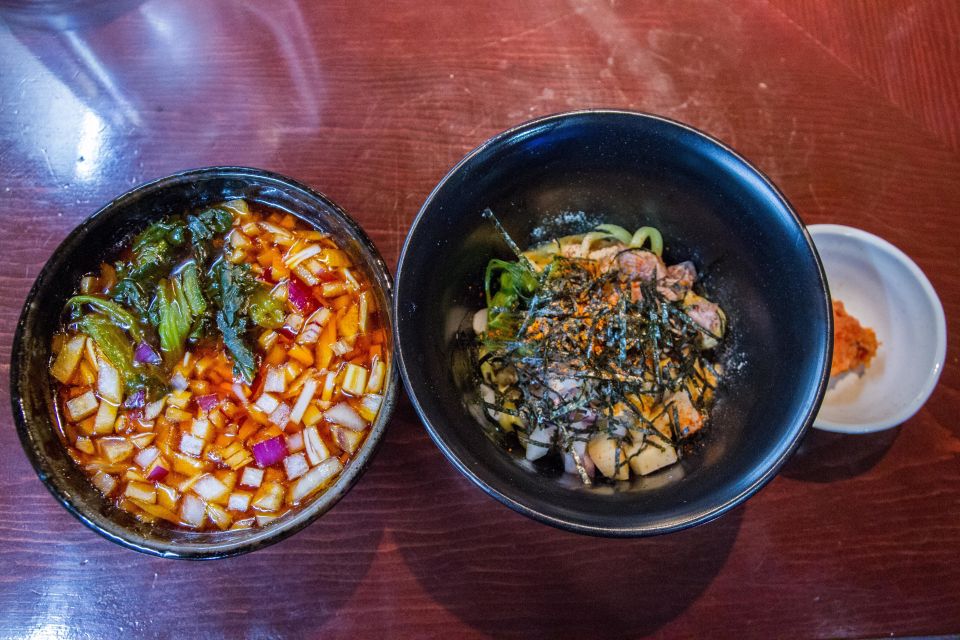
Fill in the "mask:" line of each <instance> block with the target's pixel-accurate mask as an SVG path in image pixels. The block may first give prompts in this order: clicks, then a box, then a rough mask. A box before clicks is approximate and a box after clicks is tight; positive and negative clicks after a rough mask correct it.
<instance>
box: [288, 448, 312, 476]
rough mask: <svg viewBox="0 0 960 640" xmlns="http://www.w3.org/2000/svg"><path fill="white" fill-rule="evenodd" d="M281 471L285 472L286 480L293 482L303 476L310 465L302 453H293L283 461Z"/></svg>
mask: <svg viewBox="0 0 960 640" xmlns="http://www.w3.org/2000/svg"><path fill="white" fill-rule="evenodd" d="M283 469H284V470H285V471H286V472H287V480H294V479H296V478H299V477H300V476H302V475H303V474H305V473H306V472H307V471H308V470H309V469H310V465H308V464H307V459H306V457H304V455H303V454H302V453H295V454H293V455H292V456H287V457H286V458H284V459H283Z"/></svg>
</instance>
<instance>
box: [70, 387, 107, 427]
mask: <svg viewBox="0 0 960 640" xmlns="http://www.w3.org/2000/svg"><path fill="white" fill-rule="evenodd" d="M98 406H99V403H98V402H97V396H95V395H93V391H87V392H86V393H84V394H82V395H79V396H77V397H76V398H72V399H70V400H68V401H67V403H66V408H67V418H68V419H69V420H70V421H71V422H79V421H80V420H83V419H84V418H87V417H89V416H92V415H93V414H94V412H95V411H96V410H97V407H98Z"/></svg>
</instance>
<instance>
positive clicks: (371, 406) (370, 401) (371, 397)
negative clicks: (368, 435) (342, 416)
mask: <svg viewBox="0 0 960 640" xmlns="http://www.w3.org/2000/svg"><path fill="white" fill-rule="evenodd" d="M381 404H383V396H379V395H376V394H373V393H368V394H367V395H365V396H363V398H361V399H360V408H359V413H360V417H361V418H363V419H364V420H366V421H367V422H373V421H374V420H375V419H376V418H377V413H378V412H379V411H380V405H381Z"/></svg>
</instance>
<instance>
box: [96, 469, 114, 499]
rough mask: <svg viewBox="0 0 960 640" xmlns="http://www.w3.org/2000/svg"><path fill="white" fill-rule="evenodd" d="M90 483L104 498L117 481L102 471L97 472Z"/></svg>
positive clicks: (111, 490)
mask: <svg viewBox="0 0 960 640" xmlns="http://www.w3.org/2000/svg"><path fill="white" fill-rule="evenodd" d="M90 481H91V482H92V483H93V486H95V487H96V488H97V489H100V491H101V492H102V493H103V495H105V496H109V495H110V494H111V493H112V492H113V490H114V489H115V488H116V486H117V479H116V478H114V477H113V476H111V475H110V474H108V473H104V472H103V471H97V472H96V473H95V474H94V475H93V477H92V478H91V479H90Z"/></svg>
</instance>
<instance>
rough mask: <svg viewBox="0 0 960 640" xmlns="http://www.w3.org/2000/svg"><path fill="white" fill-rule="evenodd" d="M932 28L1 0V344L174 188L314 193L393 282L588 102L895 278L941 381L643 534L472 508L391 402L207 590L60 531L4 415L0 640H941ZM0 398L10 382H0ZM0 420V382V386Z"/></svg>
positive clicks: (644, 14)
mask: <svg viewBox="0 0 960 640" xmlns="http://www.w3.org/2000/svg"><path fill="white" fill-rule="evenodd" d="M958 33H960V3H957V2H942V1H941V2H935V1H932V0H931V1H924V0H889V1H887V0H882V1H877V0H848V1H845V2H835V1H833V0H768V1H764V0H739V1H730V0H678V1H675V2H663V1H662V0H603V1H601V0H568V1H567V2H563V1H561V0H556V1H554V0H525V1H524V2H515V1H513V0H496V1H491V2H483V3H469V2H448V3H438V2H428V1H425V0H411V1H409V2H399V1H390V0H387V1H382V2H375V3H374V2H361V1H357V2H306V1H304V2H297V1H296V0H272V1H271V2H258V1H256V0H233V1H228V0H203V1H201V0H150V1H147V2H142V1H137V0H112V1H111V2H84V1H83V0H76V1H74V2H68V1H57V0H54V1H47V2H35V3H33V4H30V3H28V2H25V1H21V0H0V297H2V302H3V304H2V305H0V349H2V364H0V367H2V371H3V374H4V377H6V376H7V375H8V374H9V364H8V363H9V351H10V344H11V341H12V335H13V329H14V325H15V322H16V319H17V317H18V314H19V312H20V305H21V303H22V301H23V298H24V296H25V295H26V292H27V290H28V288H29V286H30V285H31V283H32V281H33V278H34V277H35V276H36V274H37V272H38V271H39V269H40V267H41V265H42V264H43V262H44V261H45V260H46V259H47V257H48V256H49V255H50V253H51V252H52V251H53V249H54V248H55V247H56V245H57V243H58V242H59V241H60V240H61V239H62V238H63V237H64V236H65V235H66V234H67V232H68V231H69V230H70V229H71V228H72V227H73V226H74V225H76V224H77V223H79V222H80V220H82V219H83V218H84V217H85V216H87V215H89V214H90V213H92V212H93V211H94V210H96V209H97V208H98V207H99V206H101V205H102V204H103V203H105V202H106V201H108V200H109V199H110V198H111V197H113V196H114V195H117V194H119V193H121V192H123V191H125V190H126V189H128V188H130V187H131V186H133V185H135V184H138V183H140V182H143V181H145V180H148V179H151V178H155V177H159V176H161V175H165V174H168V173H171V172H173V171H175V170H178V169H183V168H188V167H195V166H203V165H212V164H234V163H235V164H244V165H251V166H257V167H263V168H267V169H272V170H275V171H278V172H281V173H284V174H288V175H290V176H293V177H295V178H297V179H300V180H302V181H304V182H307V183H308V184H310V185H313V186H315V187H317V188H318V189H320V190H322V191H324V192H326V193H327V194H328V195H330V196H331V197H332V198H333V199H334V200H336V201H337V202H339V203H340V204H341V205H342V206H343V207H344V208H346V209H347V210H348V211H349V212H351V213H352V214H353V215H354V216H355V217H356V218H357V219H358V220H359V221H360V222H361V223H362V224H363V225H364V226H365V227H366V229H367V230H368V231H369V232H370V234H371V236H372V237H373V239H374V240H375V242H376V243H377V245H378V246H379V247H380V249H381V251H382V252H383V253H384V255H385V256H386V258H387V260H388V262H389V263H391V264H392V265H393V264H395V263H396V260H397V257H398V254H399V250H400V247H401V244H402V242H403V238H404V235H405V232H406V229H407V227H408V225H409V223H410V221H411V220H412V218H413V216H414V215H415V214H416V212H417V210H418V208H419V206H420V204H421V203H422V201H423V200H424V198H425V197H426V195H427V193H429V191H430V189H431V188H432V186H433V185H434V184H435V183H436V182H437V181H438V180H439V179H440V178H441V177H442V175H443V174H444V173H445V172H446V170H447V169H448V168H449V167H451V166H452V165H453V164H454V163H455V162H456V161H457V160H458V159H459V158H460V157H461V156H462V155H463V154H464V153H465V152H467V151H468V150H469V149H471V148H472V147H474V146H475V145H477V144H479V143H480V142H482V141H483V140H484V139H486V138H487V137H489V136H490V135H491V134H493V133H495V132H497V131H500V130H502V129H505V128H507V127H509V126H511V125H514V124H516V123H518V122H520V121H523V120H526V119H529V118H531V117H535V116H540V115H543V114H546V113H551V112H556V111H562V110H568V109H573V108H583V107H594V106H610V107H621V108H629V109H638V110H644V111H651V112H655V113H659V114H664V115H667V116H670V117H673V118H677V119H680V120H684V121H686V122H689V123H691V124H693V125H695V126H697V127H700V128H702V129H704V130H706V131H708V132H710V133H712V134H714V135H715V136H718V137H720V138H721V139H723V140H725V141H726V142H728V143H729V144H731V145H733V146H734V147H735V148H737V149H738V150H739V151H740V152H742V153H743V154H744V155H746V156H747V157H748V158H750V159H751V160H752V161H754V162H755V163H756V164H757V165H758V166H760V167H761V168H762V169H763V170H764V171H766V172H767V173H768V174H769V175H770V176H771V177H772V178H773V179H774V180H775V181H776V183H777V184H778V185H779V186H780V187H781V188H782V189H783V191H784V192H785V193H786V194H787V196H788V197H789V199H790V200H791V201H792V202H793V204H794V205H795V207H796V208H797V209H798V211H799V212H800V214H801V216H802V217H803V218H804V219H805V220H806V221H807V222H808V223H820V222H837V223H842V224H850V225H855V226H858V227H862V228H864V229H867V230H868V231H871V232H874V233H877V234H879V235H881V236H883V237H885V238H887V239H888V240H890V241H892V242H893V243H894V244H896V245H898V246H899V247H901V248H902V249H904V250H905V251H906V252H907V253H908V254H910V255H911V256H912V257H913V258H914V259H915V260H916V261H917V262H918V263H919V264H920V266H921V267H922V268H923V269H924V271H925V272H926V273H927V275H928V276H929V277H930V280H931V281H932V282H933V285H934V286H935V288H936V289H937V290H938V292H939V293H940V296H941V298H942V300H943V305H944V308H945V310H946V314H947V326H948V345H949V346H948V353H947V366H946V369H945V370H944V373H943V376H942V378H941V381H940V384H939V386H938V387H937V389H936V390H935V391H934V393H933V396H932V397H931V399H930V401H929V402H928V403H927V405H926V406H925V407H924V408H923V409H922V410H921V411H920V413H918V414H917V415H916V416H915V417H914V418H913V419H911V420H910V421H908V422H907V423H906V424H904V425H903V426H902V427H901V428H899V429H896V430H891V431H888V432H884V433H880V434H876V435H873V436H864V437H839V436H827V435H825V434H822V433H819V432H814V433H811V434H810V435H809V437H808V438H807V440H806V441H805V442H804V444H803V446H802V448H801V450H800V452H799V453H798V454H797V455H796V456H795V457H794V459H793V460H792V461H791V462H790V463H789V465H788V466H787V468H786V469H785V470H784V471H783V472H782V473H781V474H780V476H779V477H778V478H776V479H775V480H774V481H773V482H772V483H771V484H770V485H769V486H768V487H767V488H765V489H764V490H763V491H762V492H760V494H758V495H757V496H756V497H754V498H753V499H751V500H750V501H749V502H748V503H747V504H746V505H744V506H743V507H741V508H738V509H736V510H735V511H734V512H732V513H731V514H729V515H727V516H725V517H723V518H722V519H720V520H719V521H716V522H714V523H711V524H709V525H706V526H703V527H700V528H698V529H695V530H692V531H688V532H684V533H678V534H674V535H670V536H667V537H662V538H657V539H647V540H633V541H630V540H601V539H592V538H586V537H579V536H576V535H572V534H567V533H563V532H560V531H555V530H552V529H550V528H547V527H545V526H542V525H539V524H536V523H534V522H532V521H529V520H527V519H525V518H523V517H521V516H519V515H516V514H514V513H513V512H511V511H509V510H508V509H506V508H505V507H502V506H500V505H499V504H498V503H496V502H494V501H493V500H491V499H489V498H487V497H486V496H484V495H483V494H482V493H481V492H480V491H478V490H476V489H475V488H474V487H473V486H472V485H470V484H469V483H468V482H467V481H466V480H465V479H464V478H462V477H461V476H460V475H459V474H458V473H457V472H456V471H455V470H454V469H453V467H452V466H450V465H449V464H448V463H447V462H446V461H445V460H444V459H443V457H442V456H441V455H440V453H439V451H438V450H437V449H436V447H435V446H434V445H433V444H432V443H431V442H430V441H429V439H428V437H427V435H426V433H425V432H424V430H423V429H422V427H421V426H420V424H419V422H418V420H417V418H416V416H415V414H414V413H413V411H412V409H411V407H410V405H409V403H408V402H407V401H406V400H404V401H402V402H401V403H400V406H399V408H398V410H397V412H396V415H395V417H394V419H393V422H392V424H391V427H390V429H389V432H388V435H387V437H386V439H385V442H384V443H383V446H382V448H381V450H380V453H379V455H378V457H377V459H376V460H375V462H374V464H373V465H372V467H371V468H370V469H369V471H368V472H367V474H366V475H365V476H364V478H363V479H362V480H361V482H360V483H359V484H358V486H357V487H356V488H355V489H354V490H353V491H352V492H351V493H350V494H349V495H348V496H347V497H346V499H344V500H343V502H342V503H341V504H340V505H338V506H337V507H336V508H335V509H334V510H333V511H332V512H330V513H329V514H327V515H326V516H324V517H323V518H322V519H321V520H319V521H318V522H316V523H315V524H313V525H312V526H310V527H308V528H307V529H306V530H304V531H303V532H301V533H299V534H298V535H296V536H294V537H293V538H291V539H289V540H287V541H285V542H283V543H280V544H278V545H275V546H272V547H270V548H267V549H264V550H262V551H259V552H256V553H254V554H252V555H248V556H244V557H240V558H235V559H230V560H225V561H217V562H211V563H199V564H198V563H187V562H175V561H165V560H158V559H153V558H149V557H146V556H143V555H139V554H136V553H133V552H131V551H127V550H124V549H121V548H120V547H117V546H115V545H113V544H111V543H109V542H107V541H105V540H103V539H101V538H100V537H99V536H97V535H96V534H94V533H92V532H91V531H88V530H87V529H85V528H84V527H82V526H81V525H80V524H79V523H78V522H77V521H76V520H74V519H73V518H72V517H71V516H70V515H69V514H68V513H67V512H66V511H64V510H63V509H62V508H60V507H59V506H58V505H57V504H56V503H55V502H54V500H53V498H51V497H50V495H49V494H48V493H47V492H46V490H45V489H44V488H43V486H42V485H41V483H40V481H39V480H38V479H37V478H36V476H35V475H34V473H33V471H32V469H31V468H30V466H29V464H28V463H27V460H26V458H25V456H24V455H23V453H22V451H21V449H20V446H19V444H18V441H17V438H16V434H15V432H14V429H13V425H12V419H11V416H10V413H9V410H6V409H5V410H4V411H3V413H2V415H0V637H2V638H24V637H31V638H71V639H72V638H113V637H174V638H194V637H206V636H213V637H217V636H226V637H232V638H240V637H249V638H260V637H264V638H274V637H292V638H297V637H311V638H321V637H323V638H328V637H353V636H361V637H430V636H433V637H456V638H460V637H480V636H523V637H534V636H543V637H635V636H642V635H645V634H656V635H663V636H667V637H703V636H708V635H709V636H713V635H716V636H729V637H755V638H767V637H862V636H881V635H887V634H896V635H909V634H941V633H948V632H958V631H960V426H958V417H960V366H958V355H960V354H958V348H957V341H956V339H955V336H956V335H957V334H958V332H960V321H958V320H960V267H958V259H957V254H958V251H960V233H958V231H957V223H958V220H957V216H958V212H960V74H958V70H960V36H958ZM4 382H6V381H4ZM0 395H2V396H3V398H2V402H3V404H4V406H9V404H8V397H7V396H8V392H7V387H6V384H4V385H3V387H2V388H0Z"/></svg>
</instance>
